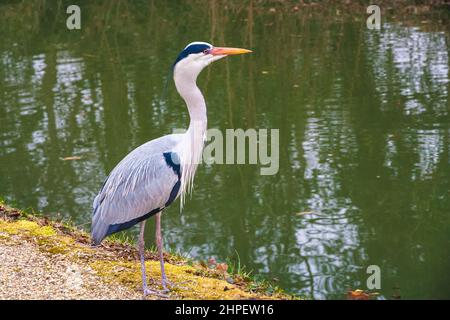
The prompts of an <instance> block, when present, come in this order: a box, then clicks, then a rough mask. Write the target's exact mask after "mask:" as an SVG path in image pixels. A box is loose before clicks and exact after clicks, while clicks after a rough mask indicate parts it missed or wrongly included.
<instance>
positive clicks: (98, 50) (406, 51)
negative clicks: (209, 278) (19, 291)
mask: <svg viewBox="0 0 450 320" xmlns="http://www.w3.org/2000/svg"><path fill="white" fill-rule="evenodd" d="M211 6H212V7H211V8H210V9H211V10H212V12H215V14H214V18H212V17H211V18H210V20H209V21H196V20H195V22H194V20H192V19H191V20H189V19H187V20H186V21H185V20H183V19H181V20H177V21H178V22H177V23H176V24H175V23H173V20H171V19H170V17H171V16H172V15H173V14H175V12H177V9H175V8H170V7H165V8H153V9H152V10H156V11H152V10H148V11H145V12H147V13H145V14H144V13H142V10H141V9H140V8H139V6H137V8H134V10H136V12H135V11H131V12H128V14H129V15H130V16H127V19H128V20H127V24H126V26H119V25H115V24H114V23H113V22H111V23H112V26H110V29H109V31H108V32H100V31H99V30H97V29H98V28H99V27H98V26H96V25H95V23H94V22H95V21H94V20H89V18H88V19H87V21H86V29H85V30H84V31H83V32H81V33H78V34H75V35H74V34H73V33H71V34H68V33H67V32H66V31H65V30H59V29H56V28H54V29H51V27H50V26H48V25H46V24H45V23H43V24H42V25H41V26H40V28H41V29H39V28H36V29H37V30H38V31H36V33H35V34H32V37H31V35H27V31H26V30H25V29H24V28H25V26H24V25H23V24H21V23H17V24H15V25H14V24H13V25H10V26H9V27H8V28H2V33H3V34H2V36H3V39H5V41H3V42H2V43H1V44H0V95H1V97H0V121H1V127H0V146H1V147H0V177H1V178H0V195H1V196H2V197H4V198H5V199H6V200H7V201H8V202H11V203H13V204H17V205H18V206H20V207H32V208H35V209H39V210H42V211H43V212H45V213H46V214H48V215H50V216H55V215H57V214H60V215H62V216H63V217H64V218H65V219H69V218H70V219H72V220H73V221H75V222H76V223H77V224H79V225H82V226H84V227H85V228H86V229H89V225H88V223H89V221H90V214H91V212H90V211H91V209H90V208H91V203H92V199H93V197H94V195H95V194H96V192H97V191H98V188H99V186H100V185H101V182H102V181H103V179H104V178H105V176H106V175H107V174H108V172H109V171H110V170H111V169H112V168H113V167H114V165H115V164H116V163H117V162H118V161H119V160H120V159H121V158H122V157H123V156H124V155H125V154H126V153H127V152H129V151H130V150H131V149H133V148H134V147H136V146H137V145H139V144H141V143H143V142H145V141H147V140H150V139H152V138H155V137H157V136H160V135H163V134H167V133H170V132H171V131H172V129H174V128H180V127H181V128H182V127H185V126H186V125H187V122H188V115H187V112H186V110H185V108H184V106H183V103H182V101H181V100H180V98H179V97H178V96H177V94H176V93H175V90H174V87H173V85H169V91H168V96H167V99H166V100H162V96H161V95H162V94H163V92H164V89H163V87H164V83H165V81H166V79H167V78H166V76H167V71H168V68H169V66H170V64H171V62H172V60H173V58H174V57H175V56H176V53H177V52H178V50H180V48H182V47H183V46H184V45H185V43H187V42H189V41H192V40H199V39H201V40H207V41H213V40H214V41H215V42H217V43H218V44H220V45H223V44H224V45H226V44H229V45H239V46H242V47H251V48H253V49H254V51H255V53H254V54H253V55H252V56H251V57H250V56H249V57H245V58H243V59H239V58H236V59H229V60H226V61H222V62H220V63H218V64H217V65H214V66H212V67H211V68H209V69H208V70H207V71H205V72H204V74H203V75H202V76H201V79H200V80H199V82H200V86H201V87H202V89H203V91H204V93H205V96H206V98H207V102H208V115H209V126H210V127H217V128H221V129H225V128H241V127H242V128H248V127H256V128H279V129H280V157H281V159H280V171H279V173H278V174H277V175H275V176H260V175H259V168H258V167H256V166H250V165H241V166H228V165H213V166H206V165H203V166H201V167H200V170H199V172H198V177H197V178H196V186H195V192H194V194H193V196H192V199H191V200H190V201H189V202H188V203H187V205H186V207H185V210H184V212H183V213H182V214H180V213H179V208H178V207H177V206H174V207H173V208H170V209H169V210H168V211H167V212H166V215H165V218H164V219H163V223H164V229H165V238H166V243H167V245H168V246H170V247H171V248H172V249H174V250H180V251H182V252H188V253H189V254H190V255H191V256H192V257H194V258H198V259H207V258H209V257H211V256H214V257H216V258H217V259H218V260H225V259H226V258H227V257H232V258H233V259H235V260H237V259H239V260H240V262H241V263H242V264H244V265H246V266H247V268H248V269H253V270H254V273H256V274H262V275H264V276H266V277H267V278H269V279H271V278H277V279H279V285H280V286H281V287H283V288H285V289H287V290H289V291H291V292H295V293H299V294H302V295H307V296H312V297H315V298H325V297H329V298H343V297H344V296H345V292H346V290H347V289H348V288H364V287H365V281H366V278H367V274H366V268H367V266H369V265H371V264H376V265H379V266H380V267H381V270H382V289H381V290H380V291H381V292H382V293H383V294H384V295H385V296H386V297H390V296H391V295H392V294H393V290H394V289H393V288H397V287H398V288H400V293H401V295H402V296H404V297H411V298H418V297H422V298H449V297H450V291H449V288H448V283H450V275H449V274H448V270H449V268H450V257H449V254H448V247H449V245H450V215H449V212H450V210H449V209H450V203H449V190H450V170H449V157H450V151H449V142H450V141H449V135H450V129H449V123H450V121H449V109H450V99H449V93H448V91H449V86H450V85H449V77H450V72H449V57H448V52H449V43H448V41H449V40H448V39H449V38H448V34H446V33H444V32H422V31H421V30H419V29H417V28H415V27H404V26H401V25H399V24H395V23H390V24H385V25H384V26H383V28H382V30H381V31H380V32H373V31H368V30H365V29H363V27H362V26H361V24H359V23H354V22H353V23H344V22H341V23H330V22H328V21H327V22H326V23H322V24H321V21H317V20H310V19H308V18H307V17H302V16H297V15H295V16H290V17H286V18H285V19H278V18H277V17H274V16H267V17H265V16H262V17H255V16H253V15H250V12H247V11H245V10H244V11H243V12H238V13H236V14H237V16H238V17H240V18H239V19H236V21H235V25H232V24H228V25H227V26H226V27H225V29H222V30H221V29H220V28H217V26H223V25H225V24H223V23H222V22H223V19H225V17H226V14H224V12H222V10H225V9H220V8H216V7H214V5H211ZM87 8H88V10H90V11H88V12H89V13H92V14H94V13H95V12H96V10H97V9H98V8H97V7H96V5H94V4H93V5H91V6H88V7H87ZM129 10H132V9H129ZM158 10H159V11H158ZM208 10H209V9H208ZM216 11H217V12H216ZM152 12H158V13H159V14H158V15H157V16H154V15H152ZM146 14H148V15H152V19H141V18H142V16H141V15H146ZM87 16H88V17H89V14H88V15H87ZM131 17H133V18H131ZM145 17H146V16H145ZM299 17H300V18H299ZM146 18H148V17H146ZM241 18H242V19H241ZM249 19H250V20H249ZM0 21H2V20H1V19H0ZM8 21H9V20H8ZM51 21H53V20H51ZM187 21H190V24H188V23H187ZM268 21H269V22H268ZM322 22H323V21H322ZM167 24H170V28H166V29H165V31H164V33H161V31H158V30H159V28H160V27H161V26H166V27H167ZM205 25H208V27H207V28H206V29H205ZM0 26H1V22H0ZM250 26H251V27H250ZM187 29H188V30H189V32H188V30H187ZM238 29H242V30H247V32H249V33H244V34H242V33H241V32H237V31H236V30H238ZM272 29H275V30H278V33H277V34H275V33H273V32H271V30H272ZM211 30H212V31H211ZM44 31H47V32H44ZM194 31H195V32H194ZM124 35H125V36H124ZM19 36H22V37H21V38H20V39H22V38H23V39H25V41H24V42H18V39H19V38H18V37H19ZM193 36H195V39H193V38H192V37H193ZM16 38H17V39H16ZM225 39H226V41H225ZM68 156H79V157H81V159H80V160H77V161H63V160H62V159H63V158H64V157H68ZM299 212H308V213H306V214H298V213H299ZM131 233H132V234H133V233H135V231H133V230H132V231H131ZM148 239H149V243H151V241H152V240H151V239H152V234H150V233H149V234H148Z"/></svg>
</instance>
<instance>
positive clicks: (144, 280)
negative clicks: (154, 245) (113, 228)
mask: <svg viewBox="0 0 450 320" xmlns="http://www.w3.org/2000/svg"><path fill="white" fill-rule="evenodd" d="M144 230H145V220H144V221H142V222H141V224H140V231H139V241H138V247H139V256H140V259H141V273H142V290H143V292H144V297H145V296H146V295H148V294H152V295H156V296H158V297H162V298H167V297H168V296H167V295H165V294H163V293H161V292H158V291H156V290H151V289H149V288H148V287H147V271H146V268H145V240H144Z"/></svg>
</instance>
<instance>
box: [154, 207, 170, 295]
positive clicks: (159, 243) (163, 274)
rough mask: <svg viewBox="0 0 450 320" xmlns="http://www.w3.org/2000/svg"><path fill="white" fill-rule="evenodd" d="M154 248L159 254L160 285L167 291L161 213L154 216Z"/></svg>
mask: <svg viewBox="0 0 450 320" xmlns="http://www.w3.org/2000/svg"><path fill="white" fill-rule="evenodd" d="M155 238H156V247H157V248H158V254H159V263H160V265H161V284H162V287H163V290H164V291H168V289H167V276H166V271H165V270H164V252H163V239H162V236H161V212H158V213H157V214H156V231H155Z"/></svg>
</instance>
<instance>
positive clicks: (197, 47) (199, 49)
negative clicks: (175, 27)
mask: <svg viewBox="0 0 450 320" xmlns="http://www.w3.org/2000/svg"><path fill="white" fill-rule="evenodd" d="M209 49H211V47H210V46H208V45H206V44H191V45H190V46H189V47H187V48H186V49H184V50H183V51H181V53H180V54H179V55H178V57H177V59H176V60H175V63H174V64H173V65H174V66H175V65H176V64H177V62H178V61H180V60H182V59H184V58H186V57H187V56H188V55H190V54H192V53H205V51H206V50H209Z"/></svg>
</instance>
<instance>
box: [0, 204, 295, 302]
mask: <svg viewBox="0 0 450 320" xmlns="http://www.w3.org/2000/svg"><path fill="white" fill-rule="evenodd" d="M0 240H2V241H7V242H9V243H12V244H14V245H20V244H21V243H22V241H23V240H25V241H30V242H34V243H35V244H36V245H37V248H39V250H41V251H43V252H46V253H49V254H63V255H65V256H67V257H68V258H69V259H72V260H73V261H74V262H76V263H79V264H80V265H84V266H86V268H90V269H92V270H94V271H95V272H96V274H97V275H99V276H100V277H102V278H103V279H104V280H105V281H107V282H109V283H111V284H114V283H116V284H121V285H123V286H126V287H129V288H131V289H133V290H137V291H140V290H141V270H140V263H139V259H138V254H137V251H136V249H135V248H134V246H132V245H131V244H128V243H121V242H119V241H114V240H106V241H105V242H104V245H102V246H101V247H91V246H90V239H89V235H87V234H86V233H84V232H83V231H80V230H77V229H76V228H74V227H71V226H68V225H65V224H62V223H60V222H55V221H50V220H48V219H46V218H40V217H37V216H34V215H29V214H26V213H24V212H22V211H20V210H17V209H13V208H9V207H7V206H5V205H4V204H1V203H0ZM165 260H166V264H165V266H166V273H167V276H168V278H169V280H170V281H171V282H172V283H173V284H174V288H172V291H171V292H170V294H169V296H170V299H292V298H293V297H292V296H289V295H287V294H285V293H283V292H282V291H281V290H279V289H278V288H276V287H272V286H270V285H268V284H267V283H265V284H262V283H256V282H254V281H252V280H251V279H249V278H248V277H245V276H243V275H239V274H236V275H230V274H228V273H227V271H226V270H222V269H221V268H217V269H216V268H210V267H208V266H207V265H205V264H204V263H203V264H202V263H192V262H188V261H187V260H186V259H183V258H181V257H180V256H178V255H171V254H168V253H165ZM0 263H1V261H0ZM146 266H147V278H148V281H149V286H150V287H151V288H154V289H158V288H160V285H159V284H160V275H161V273H160V266H159V261H158V259H157V255H156V253H155V252H152V251H147V252H146Z"/></svg>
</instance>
